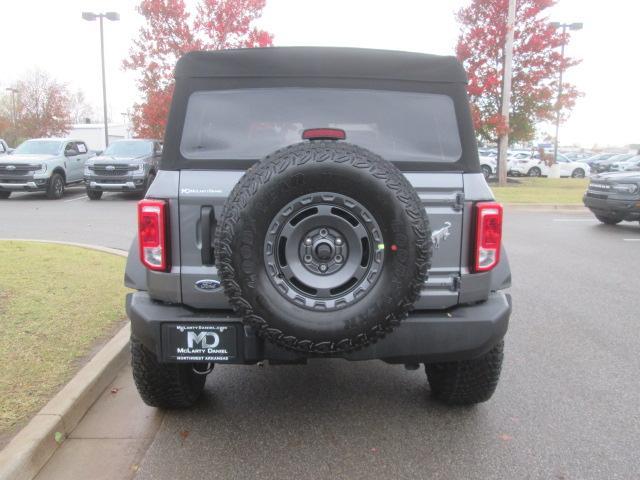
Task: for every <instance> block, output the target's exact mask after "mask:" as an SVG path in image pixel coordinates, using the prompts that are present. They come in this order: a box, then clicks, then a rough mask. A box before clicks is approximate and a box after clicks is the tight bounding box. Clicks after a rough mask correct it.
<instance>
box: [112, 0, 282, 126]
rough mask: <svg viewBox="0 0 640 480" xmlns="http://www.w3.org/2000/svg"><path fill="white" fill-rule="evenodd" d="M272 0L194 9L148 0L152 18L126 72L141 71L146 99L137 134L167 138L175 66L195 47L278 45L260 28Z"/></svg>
mask: <svg viewBox="0 0 640 480" xmlns="http://www.w3.org/2000/svg"><path fill="white" fill-rule="evenodd" d="M265 2H266V0H200V1H199V2H198V4H197V5H196V8H195V12H193V14H192V13H190V12H189V11H188V10H187V8H186V5H185V2H184V0H142V1H141V2H140V5H139V6H138V12H140V14H141V15H143V16H144V17H145V19H146V24H145V25H144V26H143V27H142V28H141V29H140V32H139V35H138V38H137V39H136V40H135V41H134V43H133V48H132V49H131V51H130V55H129V58H128V59H126V60H125V61H124V63H123V65H124V68H125V69H126V70H133V71H135V72H138V75H139V77H138V80H137V82H138V88H139V89H140V91H141V93H142V96H143V100H142V101H141V102H140V103H136V104H135V105H134V107H133V117H132V121H133V128H134V131H135V133H136V135H137V136H140V137H148V138H162V137H163V135H164V128H165V125H166V121H167V115H168V113H169V104H170V102H171V96H172V94H173V85H174V83H173V69H174V67H175V65H176V62H177V61H178V59H179V58H180V57H181V56H182V55H184V54H185V53H187V52H190V51H193V50H222V49H226V48H254V47H268V46H271V45H272V41H273V37H272V35H271V34H269V33H268V32H266V31H264V30H260V29H259V28H257V27H256V26H255V22H256V20H257V19H258V18H260V15H261V14H262V10H263V9H264V6H265Z"/></svg>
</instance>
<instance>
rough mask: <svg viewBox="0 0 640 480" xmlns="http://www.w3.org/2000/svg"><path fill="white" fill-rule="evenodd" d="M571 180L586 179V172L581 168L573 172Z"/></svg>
mask: <svg viewBox="0 0 640 480" xmlns="http://www.w3.org/2000/svg"><path fill="white" fill-rule="evenodd" d="M571 178H584V170H583V169H581V168H576V169H575V170H574V171H573V172H571Z"/></svg>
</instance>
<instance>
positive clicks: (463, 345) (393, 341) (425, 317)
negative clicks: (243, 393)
mask: <svg viewBox="0 0 640 480" xmlns="http://www.w3.org/2000/svg"><path fill="white" fill-rule="evenodd" d="M127 314H128V316H129V318H130V319H131V331H132V334H133V335H134V336H135V337H136V338H137V339H138V340H140V341H141V342H142V344H143V345H144V346H145V347H147V348H148V349H149V350H151V351H153V352H155V353H156V355H157V356H158V359H159V360H160V359H162V358H163V351H162V348H163V338H162V325H163V324H165V323H173V322H179V323H181V324H184V323H191V322H193V323H197V324H203V323H206V324H219V325H236V326H237V327H238V328H237V330H238V331H239V332H242V333H241V334H240V335H238V336H237V344H236V351H237V352H238V355H237V356H236V357H235V358H234V359H233V360H232V361H231V362H227V363H256V362H259V361H262V360H271V361H275V362H278V361H280V362H296V361H304V359H306V358H309V355H305V354H299V353H296V352H290V351H288V350H285V349H283V348H280V347H278V346H275V345H273V344H271V343H269V342H265V341H264V340H262V339H261V338H258V337H257V336H256V335H255V333H254V331H253V330H252V329H251V328H249V327H243V326H242V320H241V319H240V318H239V317H236V316H234V315H233V313H232V312H212V311H200V310H194V309H190V308H186V307H184V306H180V305H166V304H163V303H160V302H156V301H154V300H152V299H151V298H150V297H149V295H148V293H146V292H136V293H130V294H128V295H127ZM510 315H511V296H510V295H508V294H505V293H502V292H496V293H492V294H491V295H490V296H489V298H488V299H487V300H486V301H484V302H482V303H478V304H475V305H471V306H463V307H457V308H452V309H449V310H444V311H437V312H429V311H420V312H413V313H411V314H410V315H409V317H408V318H407V319H406V320H404V321H403V322H402V323H401V324H400V325H399V326H398V327H396V328H395V329H394V331H393V332H392V333H390V334H388V335H387V336H386V337H385V338H384V339H382V340H380V341H378V342H377V343H375V344H373V345H370V346H368V347H366V348H363V349H361V350H357V351H354V352H351V353H348V354H341V355H337V357H339V358H345V359H347V360H373V359H379V360H384V361H386V362H390V363H423V362H424V363H429V362H443V361H455V360H465V359H470V358H474V357H477V356H480V355H482V354H484V353H486V352H488V351H489V350H490V349H491V348H492V347H493V346H494V345H495V344H496V343H498V342H499V341H500V340H501V339H502V338H503V337H504V335H505V333H506V332H507V327H508V324H509V316H510Z"/></svg>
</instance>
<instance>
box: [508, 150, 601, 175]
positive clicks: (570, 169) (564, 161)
mask: <svg viewBox="0 0 640 480" xmlns="http://www.w3.org/2000/svg"><path fill="white" fill-rule="evenodd" d="M556 163H557V164H558V167H559V169H560V176H561V177H572V178H584V177H585V176H587V175H589V174H590V173H591V169H590V168H589V165H587V164H586V163H584V162H579V161H572V160H569V159H568V158H567V157H565V156H564V155H563V154H561V153H559V154H558V156H557V157H556ZM510 171H511V173H512V174H514V175H526V176H529V177H541V176H542V177H546V176H549V174H550V173H551V168H550V167H549V165H547V163H546V162H544V161H542V160H541V158H540V153H539V152H532V153H530V154H529V155H528V156H527V155H524V156H514V158H513V162H512V164H511V167H510Z"/></svg>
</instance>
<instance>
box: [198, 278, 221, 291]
mask: <svg viewBox="0 0 640 480" xmlns="http://www.w3.org/2000/svg"><path fill="white" fill-rule="evenodd" d="M195 285H196V288H197V289H198V290H202V291H203V292H213V291H216V290H218V289H219V288H220V282H219V281H218V280H213V279H211V278H204V279H202V280H198V281H197V282H196V284H195Z"/></svg>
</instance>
